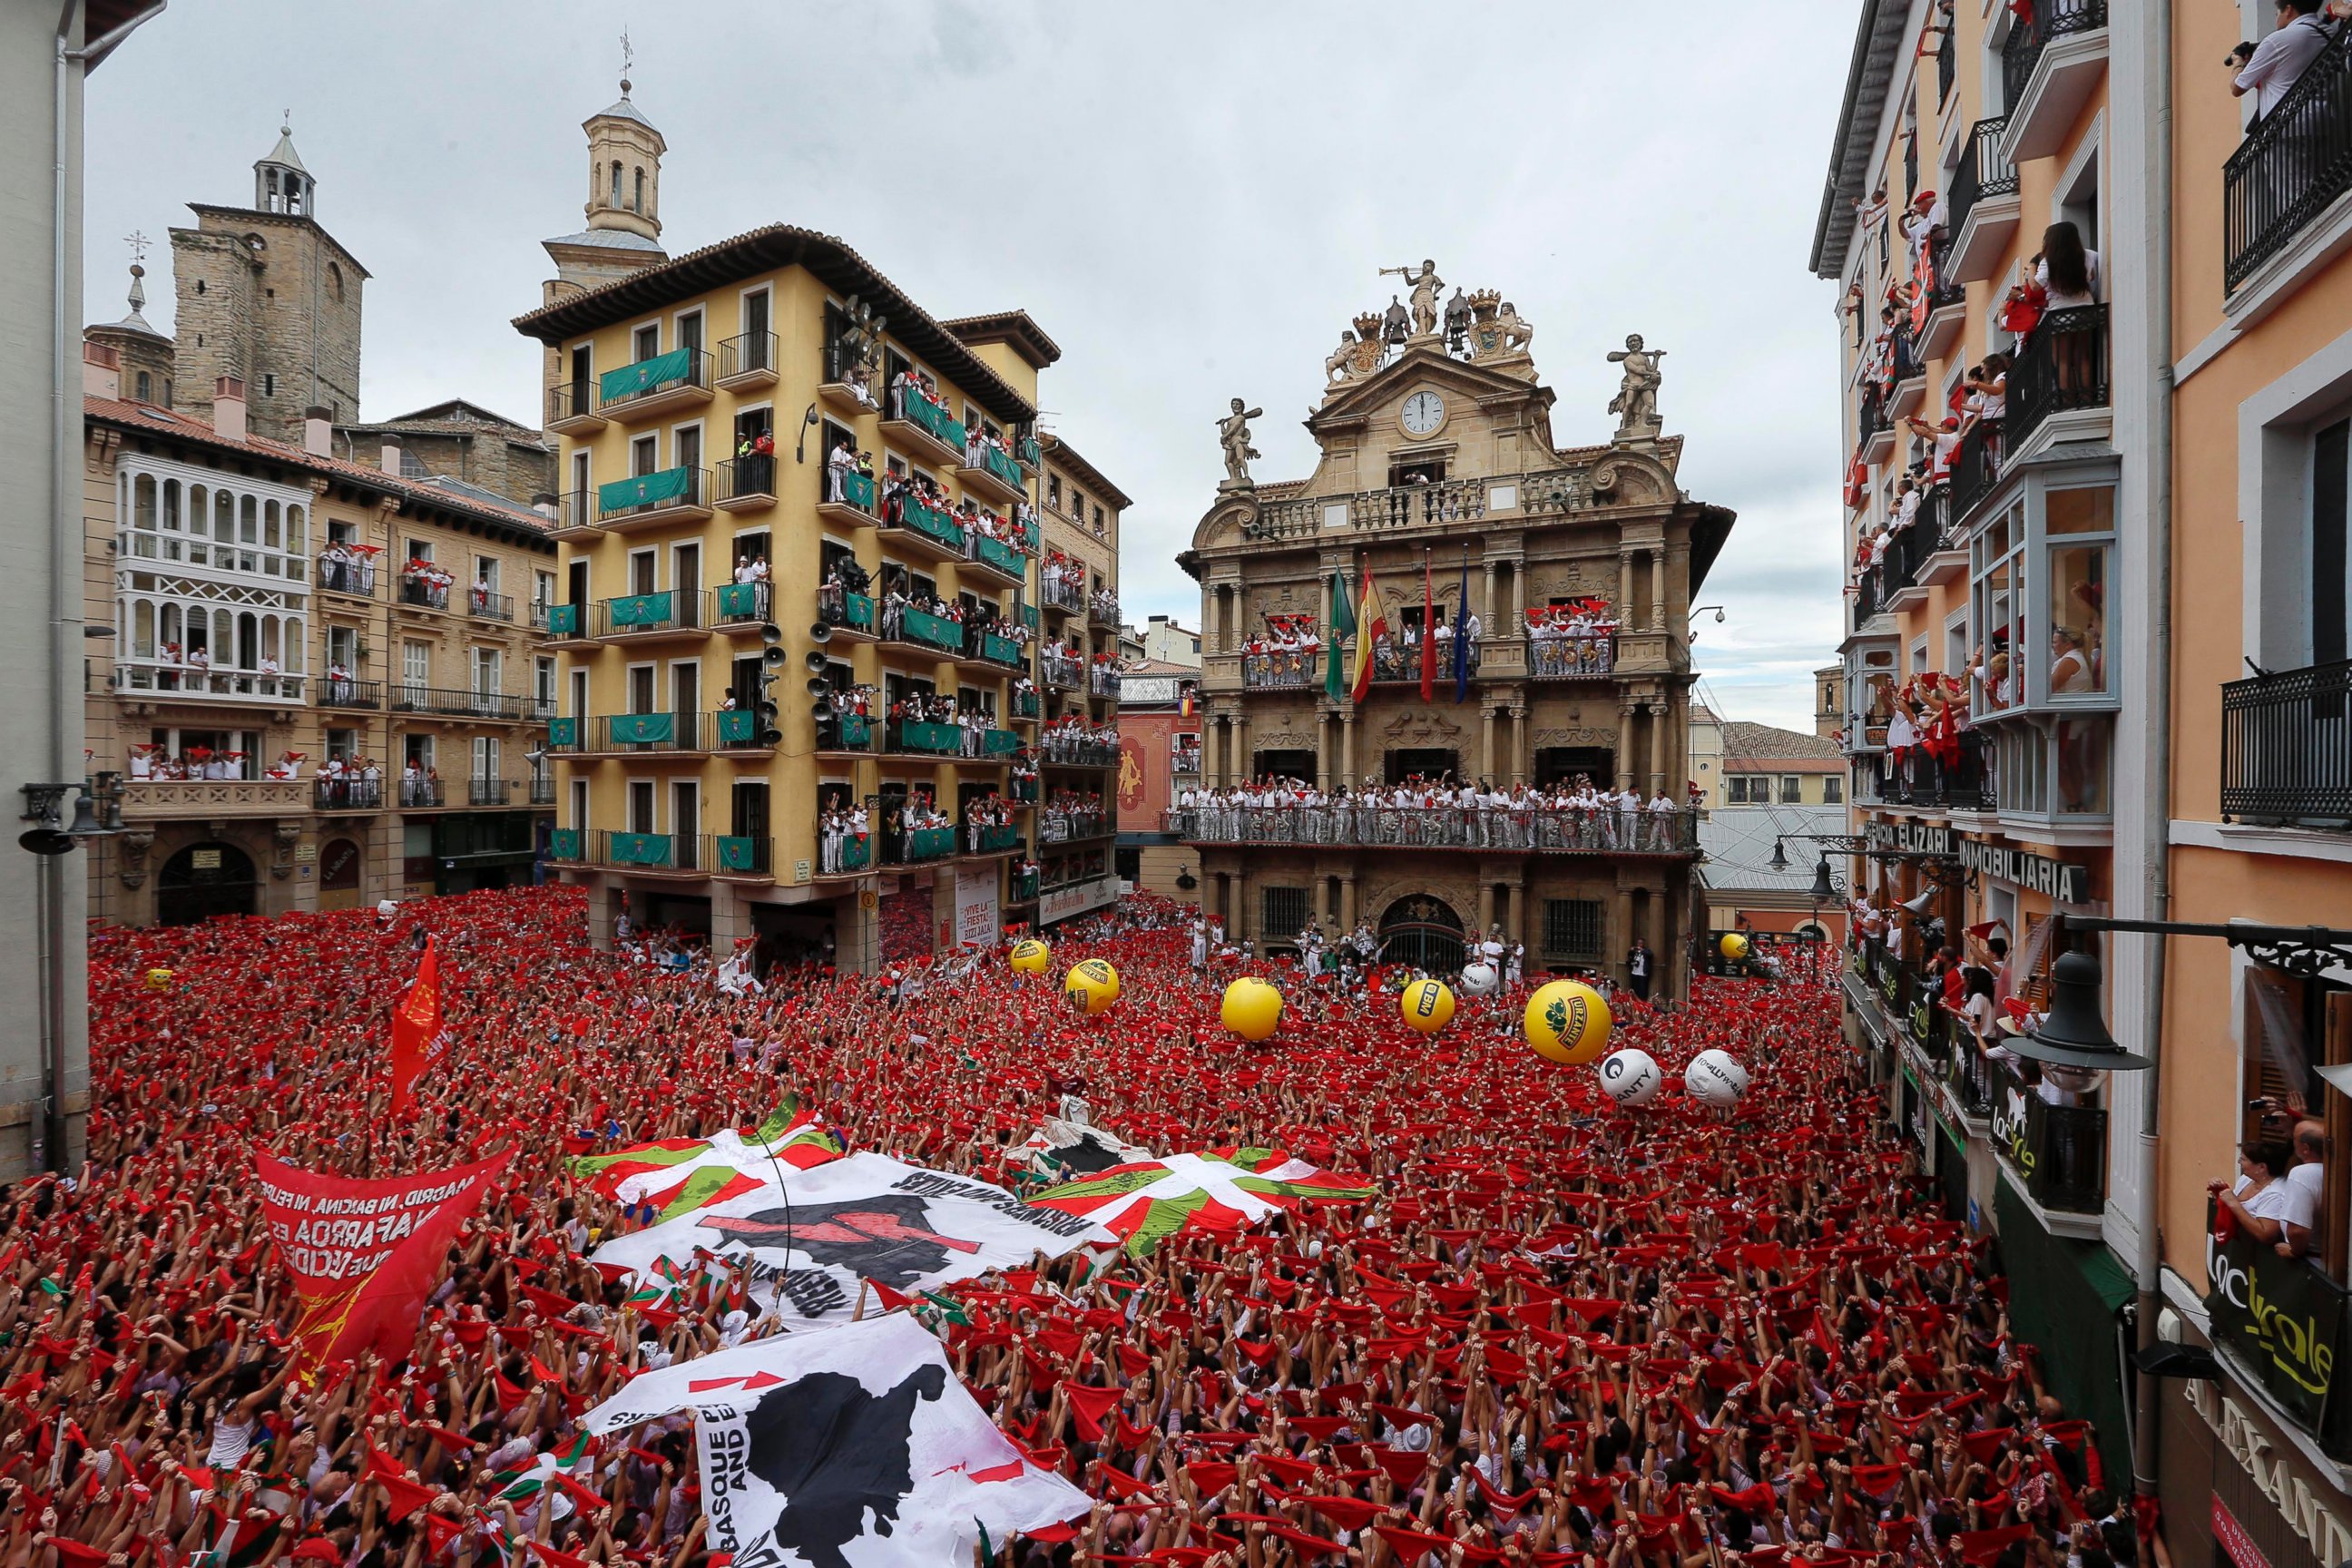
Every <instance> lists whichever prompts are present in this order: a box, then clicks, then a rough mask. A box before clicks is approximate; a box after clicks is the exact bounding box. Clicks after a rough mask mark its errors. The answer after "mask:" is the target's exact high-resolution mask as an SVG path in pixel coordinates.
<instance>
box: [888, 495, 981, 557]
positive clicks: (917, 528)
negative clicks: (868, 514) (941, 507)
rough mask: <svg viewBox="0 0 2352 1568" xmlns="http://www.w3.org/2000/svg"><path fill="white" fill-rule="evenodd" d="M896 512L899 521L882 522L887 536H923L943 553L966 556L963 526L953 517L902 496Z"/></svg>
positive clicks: (907, 496)
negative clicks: (897, 534) (906, 534)
mask: <svg viewBox="0 0 2352 1568" xmlns="http://www.w3.org/2000/svg"><path fill="white" fill-rule="evenodd" d="M896 510H897V511H898V516H897V517H896V518H885V519H883V521H882V527H883V530H884V531H885V534H886V535H887V534H891V533H901V534H904V533H913V534H919V535H920V536H921V537H923V538H924V539H927V540H929V541H930V542H932V543H933V544H935V545H937V546H938V547H939V548H940V549H941V550H945V551H949V552H952V553H954V554H957V555H961V554H962V553H963V525H962V524H961V523H959V522H957V521H955V519H954V517H953V516H951V515H950V513H948V512H945V511H936V510H932V509H931V508H929V507H928V506H925V505H924V504H923V503H922V502H920V501H919V500H916V499H915V498H914V497H913V496H911V495H906V496H901V497H900V498H899V499H898V507H897V509H896Z"/></svg>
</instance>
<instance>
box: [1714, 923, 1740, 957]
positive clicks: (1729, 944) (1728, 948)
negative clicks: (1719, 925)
mask: <svg viewBox="0 0 2352 1568" xmlns="http://www.w3.org/2000/svg"><path fill="white" fill-rule="evenodd" d="M1715 945H1716V947H1717V951H1719V952H1721V953H1722V954H1723V956H1724V957H1726V958H1727V959H1729V960H1731V962H1732V963H1738V962H1739V961H1740V960H1741V959H1743V958H1746V957H1747V956H1748V939H1747V938H1746V937H1744V936H1742V935H1740V934H1739V933H1738V931H1725V932H1724V933H1723V940H1722V941H1721V942H1717V943H1716V944H1715Z"/></svg>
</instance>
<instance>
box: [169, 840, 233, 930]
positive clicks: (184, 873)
mask: <svg viewBox="0 0 2352 1568" xmlns="http://www.w3.org/2000/svg"><path fill="white" fill-rule="evenodd" d="M256 895H257V883H256V881H255V879H254V872H253V858H252V857H250V856H248V855H247V854H246V852H245V851H244V850H242V849H239V848H238V847H236V845H234V844H223V843H221V842H219V841H218V840H215V841H213V842H211V843H207V844H191V845H189V846H188V847H186V848H185V849H183V850H181V851H180V852H179V853H178V854H177V855H174V856H173V857H172V858H170V859H169V860H166V861H164V862H163V870H162V871H160V872H158V873H157V874H156V877H155V923H156V924H157V925H167V926H184V925H193V924H194V923H195V922H196V921H208V920H211V919H212V918H213V917H214V916H215V915H249V914H252V913H253V912H254V908H255V901H256Z"/></svg>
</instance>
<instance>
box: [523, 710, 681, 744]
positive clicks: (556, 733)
mask: <svg viewBox="0 0 2352 1568" xmlns="http://www.w3.org/2000/svg"><path fill="white" fill-rule="evenodd" d="M701 718H702V715H700V714H699V713H612V714H604V715H601V716H599V717H597V718H595V719H593V720H591V721H589V726H588V739H587V744H585V745H584V746H583V744H582V739H581V724H580V721H579V720H577V719H552V720H550V721H548V726H547V746H548V750H550V751H552V752H580V751H583V750H584V751H591V752H698V751H700V750H702V725H701Z"/></svg>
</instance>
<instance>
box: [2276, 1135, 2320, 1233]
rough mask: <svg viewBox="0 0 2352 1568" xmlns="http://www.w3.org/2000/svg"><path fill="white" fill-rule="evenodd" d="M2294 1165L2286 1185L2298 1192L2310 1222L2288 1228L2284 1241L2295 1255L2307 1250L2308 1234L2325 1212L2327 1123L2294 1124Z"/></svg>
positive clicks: (2288, 1173) (2288, 1174)
mask: <svg viewBox="0 0 2352 1568" xmlns="http://www.w3.org/2000/svg"><path fill="white" fill-rule="evenodd" d="M2286 1179H2287V1184H2288V1185H2289V1186H2292V1187H2294V1188H2295V1189H2296V1190H2297V1191H2299V1192H2301V1193H2302V1194H2303V1196H2304V1204H2305V1207H2306V1208H2307V1209H2309V1211H2310V1215H2311V1217H2310V1219H2309V1220H2308V1221H2307V1222H2306V1223H2305V1224H2303V1225H2300V1226H2289V1227H2288V1230H2287V1240H2288V1241H2289V1242H2291V1243H2293V1244H2294V1250H2295V1252H2296V1253H2298V1254H2299V1253H2305V1252H2308V1251H2310V1250H2311V1233H2312V1232H2313V1231H2315V1230H2316V1229H2318V1228H2319V1218H2320V1215H2323V1214H2325V1213H2326V1210H2327V1123H2326V1122H2325V1121H2319V1120H2318V1119H2317V1118H2315V1117H2309V1116H2306V1117H2305V1118H2304V1119H2303V1120H2301V1121H2297V1122H2296V1123H2295V1124H2294V1165H2293V1166H2292V1167H2291V1168H2290V1169H2289V1170H2288V1171H2287V1173H2286Z"/></svg>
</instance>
